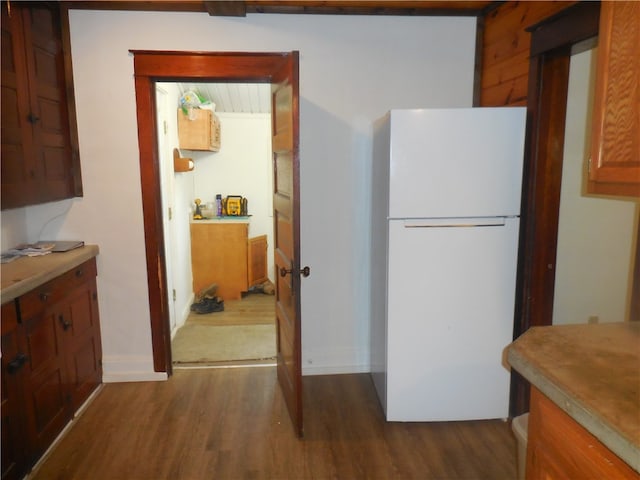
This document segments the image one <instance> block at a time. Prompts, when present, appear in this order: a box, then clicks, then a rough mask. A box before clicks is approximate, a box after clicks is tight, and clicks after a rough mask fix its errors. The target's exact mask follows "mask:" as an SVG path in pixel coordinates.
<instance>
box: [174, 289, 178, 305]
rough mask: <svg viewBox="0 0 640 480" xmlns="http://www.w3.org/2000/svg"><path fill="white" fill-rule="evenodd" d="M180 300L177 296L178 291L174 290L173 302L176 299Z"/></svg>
mask: <svg viewBox="0 0 640 480" xmlns="http://www.w3.org/2000/svg"><path fill="white" fill-rule="evenodd" d="M177 298H178V295H177V294H176V289H175V288H174V289H173V301H174V302H175V301H176V299H177Z"/></svg>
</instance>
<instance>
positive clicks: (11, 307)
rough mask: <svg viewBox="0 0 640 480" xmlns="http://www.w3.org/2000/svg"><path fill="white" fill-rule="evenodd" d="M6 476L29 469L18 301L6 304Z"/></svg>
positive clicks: (13, 478) (5, 479) (6, 478)
mask: <svg viewBox="0 0 640 480" xmlns="http://www.w3.org/2000/svg"><path fill="white" fill-rule="evenodd" d="M1 315H2V347H1V348H2V385H1V386H0V388H1V390H0V392H1V394H2V397H1V398H2V404H1V405H2V406H1V410H2V419H1V420H0V425H1V427H2V464H1V466H2V479H3V480H17V479H19V478H22V477H23V476H24V474H25V473H26V471H27V442H26V438H25V436H24V433H23V432H26V431H27V418H26V415H25V411H24V405H25V402H24V394H23V391H22V390H23V388H22V386H23V384H24V371H25V369H24V366H25V364H26V354H25V348H24V344H23V342H22V340H23V338H21V337H22V336H21V335H20V336H19V334H18V331H19V330H18V313H17V309H16V304H15V302H13V301H12V302H8V303H5V304H4V305H2V313H1Z"/></svg>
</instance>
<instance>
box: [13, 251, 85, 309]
mask: <svg viewBox="0 0 640 480" xmlns="http://www.w3.org/2000/svg"><path fill="white" fill-rule="evenodd" d="M96 275H97V269H96V260H95V258H92V259H91V260H87V261H86V262H84V263H82V264H80V265H78V266H77V267H75V268H73V269H71V270H69V271H68V272H65V273H63V274H62V275H60V276H59V277H57V278H55V279H53V280H51V281H49V282H47V283H43V284H42V285H40V286H38V287H36V288H34V289H33V290H31V291H30V292H29V293H25V294H24V295H22V296H21V297H20V298H19V299H18V302H19V306H20V318H21V319H22V320H23V321H24V320H27V319H28V318H30V317H32V316H33V315H37V314H38V313H40V312H42V311H43V310H45V309H46V308H48V307H50V306H52V305H55V304H56V303H57V302H58V301H60V300H61V299H62V298H64V297H65V295H67V294H68V293H69V291H71V290H72V289H73V288H75V287H77V286H78V285H82V284H83V283H85V282H86V281H87V280H89V279H91V278H95V276H96Z"/></svg>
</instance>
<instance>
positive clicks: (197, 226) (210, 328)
mask: <svg viewBox="0 0 640 480" xmlns="http://www.w3.org/2000/svg"><path fill="white" fill-rule="evenodd" d="M186 97H188V98H198V99H200V100H198V102H200V101H202V102H205V104H204V105H203V108H210V109H212V110H213V112H214V113H213V114H214V115H215V118H216V120H217V122H218V124H219V125H220V130H221V137H222V138H221V144H220V148H219V149H218V150H216V151H207V150H194V149H186V148H182V149H180V150H179V152H180V155H181V156H183V157H188V158H190V159H191V160H192V166H193V170H188V171H175V170H174V165H173V156H174V148H176V147H178V148H179V147H181V146H183V143H182V142H181V141H180V139H181V135H180V133H182V135H184V134H185V133H189V131H187V132H185V131H182V132H180V130H179V128H180V125H183V123H182V122H178V120H177V118H178V117H179V116H180V114H181V109H180V107H179V105H180V104H181V100H182V99H184V98H186ZM156 105H157V112H158V119H157V130H158V154H159V158H160V164H161V179H162V181H161V190H162V192H161V194H162V200H163V217H164V221H163V229H164V238H165V257H166V279H167V290H168V291H169V292H170V298H169V306H168V309H169V318H170V328H171V347H172V361H173V365H174V367H176V368H193V367H203V366H220V365H224V366H228V365H273V364H274V362H275V353H276V352H275V349H276V342H275V301H274V297H275V295H274V293H275V288H274V273H273V270H274V269H273V206H272V204H273V172H272V167H271V105H270V87H269V85H268V84H260V83H193V82H188V83H184V82H179V83H178V82H157V83H156ZM185 118H188V117H185ZM179 170H180V169H179ZM216 194H220V195H221V196H222V198H226V197H227V196H229V195H233V196H241V197H242V198H245V199H247V212H246V215H242V216H228V217H227V216H224V217H219V216H218V215H217V212H216V211H215V208H214V206H213V205H214V203H215V197H216ZM196 198H197V199H200V200H201V205H200V206H201V213H202V216H203V217H204V218H203V219H201V220H195V219H194V217H193V213H194V210H195V203H194V200H195V199H196ZM242 231H244V232H245V234H238V235H239V236H240V237H241V238H236V235H237V234H236V233H235V232H242ZM222 237H224V238H222ZM245 237H248V239H249V241H248V242H247V239H246V238H245ZM218 262H221V263H218ZM238 262H240V263H239V264H238ZM253 264H260V265H259V267H260V268H257V269H254V268H250V267H251V266H252V265H253ZM255 270H259V271H258V272H256V271H255ZM265 277H266V278H265ZM192 278H193V282H192V281H191V279H192ZM203 285H205V286H206V293H204V292H203V290H204V289H205V287H203ZM238 285H241V291H240V290H237V291H236V290H235V287H236V286H238ZM232 286H233V287H234V288H232ZM232 290H233V295H232V294H231V292H232ZM213 300H216V301H218V300H219V301H221V302H222V303H220V304H217V303H216V304H215V306H216V307H218V306H221V308H215V309H213V311H208V309H204V311H203V309H201V308H198V307H204V306H206V305H208V303H207V302H210V301H211V302H212V301H213ZM203 302H204V303H203ZM211 305H214V304H213V303H211Z"/></svg>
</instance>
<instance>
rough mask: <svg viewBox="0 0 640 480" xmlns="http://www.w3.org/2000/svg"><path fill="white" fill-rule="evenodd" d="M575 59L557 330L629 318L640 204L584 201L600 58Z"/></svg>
mask: <svg viewBox="0 0 640 480" xmlns="http://www.w3.org/2000/svg"><path fill="white" fill-rule="evenodd" d="M594 52H595V50H594V51H593V52H592V51H586V52H583V53H580V54H578V55H574V56H573V57H572V58H571V67H570V75H569V95H568V103H567V120H566V136H565V147H564V162H563V169H562V190H561V195H560V221H559V229H558V253H557V262H556V283H555V294H554V300H553V324H555V325H558V324H572V323H587V322H588V319H589V317H590V316H597V317H599V321H600V322H621V321H625V320H628V319H629V318H628V317H629V306H630V301H631V300H630V298H631V297H630V295H631V281H632V270H631V269H632V267H633V262H634V256H633V254H632V252H633V248H634V247H635V243H634V238H635V232H636V231H637V228H636V226H635V225H636V223H635V222H636V218H637V214H638V213H637V211H638V204H636V203H635V202H632V201H624V200H618V199H615V198H602V197H600V198H598V197H589V196H585V195H583V193H582V192H583V191H584V187H585V184H584V177H585V171H586V170H585V168H584V166H585V161H586V159H587V158H588V155H589V143H590V136H589V135H590V133H589V132H590V129H591V122H590V121H589V119H590V118H591V106H590V104H591V102H592V100H593V96H592V95H593V91H592V88H593V80H594V78H595V77H594V73H595V72H594V70H593V69H594V67H595V59H596V55H597V54H596V53H594Z"/></svg>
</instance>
